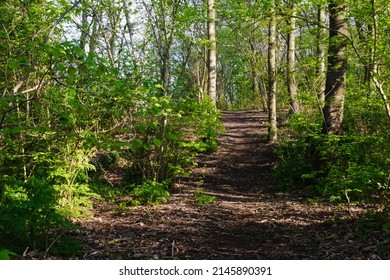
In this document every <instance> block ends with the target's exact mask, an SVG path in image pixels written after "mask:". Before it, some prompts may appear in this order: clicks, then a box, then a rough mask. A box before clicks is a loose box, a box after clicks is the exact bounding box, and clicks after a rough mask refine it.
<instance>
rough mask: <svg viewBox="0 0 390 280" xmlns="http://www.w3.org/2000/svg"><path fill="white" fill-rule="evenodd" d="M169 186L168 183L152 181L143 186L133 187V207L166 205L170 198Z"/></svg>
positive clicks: (142, 184)
mask: <svg viewBox="0 0 390 280" xmlns="http://www.w3.org/2000/svg"><path fill="white" fill-rule="evenodd" d="M168 186H169V184H168V182H166V181H164V182H162V183H159V182H156V181H152V180H146V181H144V182H142V183H141V184H136V185H132V186H131V187H132V191H131V195H132V201H131V203H132V204H133V205H140V204H148V205H156V204H160V203H164V202H166V201H167V200H168V198H169V196H170V194H169V191H168Z"/></svg>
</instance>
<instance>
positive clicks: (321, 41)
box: [317, 4, 327, 106]
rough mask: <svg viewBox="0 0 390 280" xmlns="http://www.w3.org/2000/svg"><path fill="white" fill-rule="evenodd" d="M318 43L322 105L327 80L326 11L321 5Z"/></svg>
mask: <svg viewBox="0 0 390 280" xmlns="http://www.w3.org/2000/svg"><path fill="white" fill-rule="evenodd" d="M318 23H319V27H318V35H317V36H318V38H317V40H318V43H317V44H318V45H317V59H318V60H317V86H318V92H317V95H318V99H319V100H320V102H321V106H322V105H323V103H324V101H325V81H326V44H325V37H326V32H327V30H326V28H325V26H326V11H325V6H324V5H322V4H321V5H320V6H319V7H318Z"/></svg>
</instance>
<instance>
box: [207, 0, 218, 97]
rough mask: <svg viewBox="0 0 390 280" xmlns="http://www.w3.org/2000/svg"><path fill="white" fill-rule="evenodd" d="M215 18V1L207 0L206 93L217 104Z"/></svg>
mask: <svg viewBox="0 0 390 280" xmlns="http://www.w3.org/2000/svg"><path fill="white" fill-rule="evenodd" d="M215 20H216V12H215V1H214V0H208V39H209V41H210V48H209V55H208V93H209V96H210V98H211V100H212V102H213V104H214V105H216V104H217V39H216V27H215Z"/></svg>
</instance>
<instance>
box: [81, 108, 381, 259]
mask: <svg viewBox="0 0 390 280" xmlns="http://www.w3.org/2000/svg"><path fill="white" fill-rule="evenodd" d="M266 119H267V116H266V114H265V113H261V112H258V111H245V112H244V111H234V112H224V114H223V121H224V124H225V127H226V131H225V132H224V133H223V134H222V135H221V137H220V142H221V147H220V148H219V149H218V150H217V151H216V152H214V153H210V154H204V155H201V156H199V157H198V158H197V162H198V167H196V168H193V170H192V171H193V173H192V175H190V176H188V177H185V178H181V179H180V180H178V182H177V183H176V184H175V186H174V190H173V194H172V196H171V198H170V200H169V201H168V202H167V203H166V204H162V205H159V206H154V207H144V206H139V207H135V208H132V209H124V210H118V209H117V207H116V209H114V208H115V207H113V205H108V204H104V205H99V206H98V208H97V210H96V212H95V215H94V218H92V219H88V220H84V221H82V222H81V225H82V226H83V227H84V228H85V229H86V230H85V231H84V232H83V233H82V235H81V236H79V238H80V239H81V242H82V243H83V244H84V245H85V255H84V258H86V259H350V258H352V259H356V258H375V257H376V255H375V254H374V253H373V250H372V246H374V245H375V240H371V241H370V242H367V241H365V242H364V241H362V240H361V239H359V238H358V236H356V234H353V232H352V231H351V226H353V227H354V225H355V224H356V221H354V220H353V219H352V218H351V217H350V215H349V214H348V211H346V209H345V208H343V207H340V206H338V205H334V204H330V203H307V202H305V201H304V200H300V199H298V198H297V197H296V196H295V197H294V196H293V195H291V194H289V193H282V192H277V191H275V188H274V185H275V177H274V173H273V169H272V167H273V164H274V162H275V156H274V152H273V150H274V147H275V146H274V145H272V144H267V143H266V141H265V139H266V133H267V127H266ZM199 189H201V190H203V192H204V194H208V195H213V196H215V197H216V201H215V202H214V203H212V204H203V205H199V204H197V203H195V197H194V191H195V192H196V191H197V190H198V191H199ZM352 211H356V212H358V211H359V212H360V211H361V209H359V208H358V207H355V208H352ZM335 220H337V221H338V222H337V223H336V222H334V221H335Z"/></svg>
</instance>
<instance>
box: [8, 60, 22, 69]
mask: <svg viewBox="0 0 390 280" xmlns="http://www.w3.org/2000/svg"><path fill="white" fill-rule="evenodd" d="M20 64H21V63H20V61H19V60H12V61H11V62H10V63H9V64H8V66H9V67H10V68H11V69H16V68H18V67H19V66H20Z"/></svg>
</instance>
